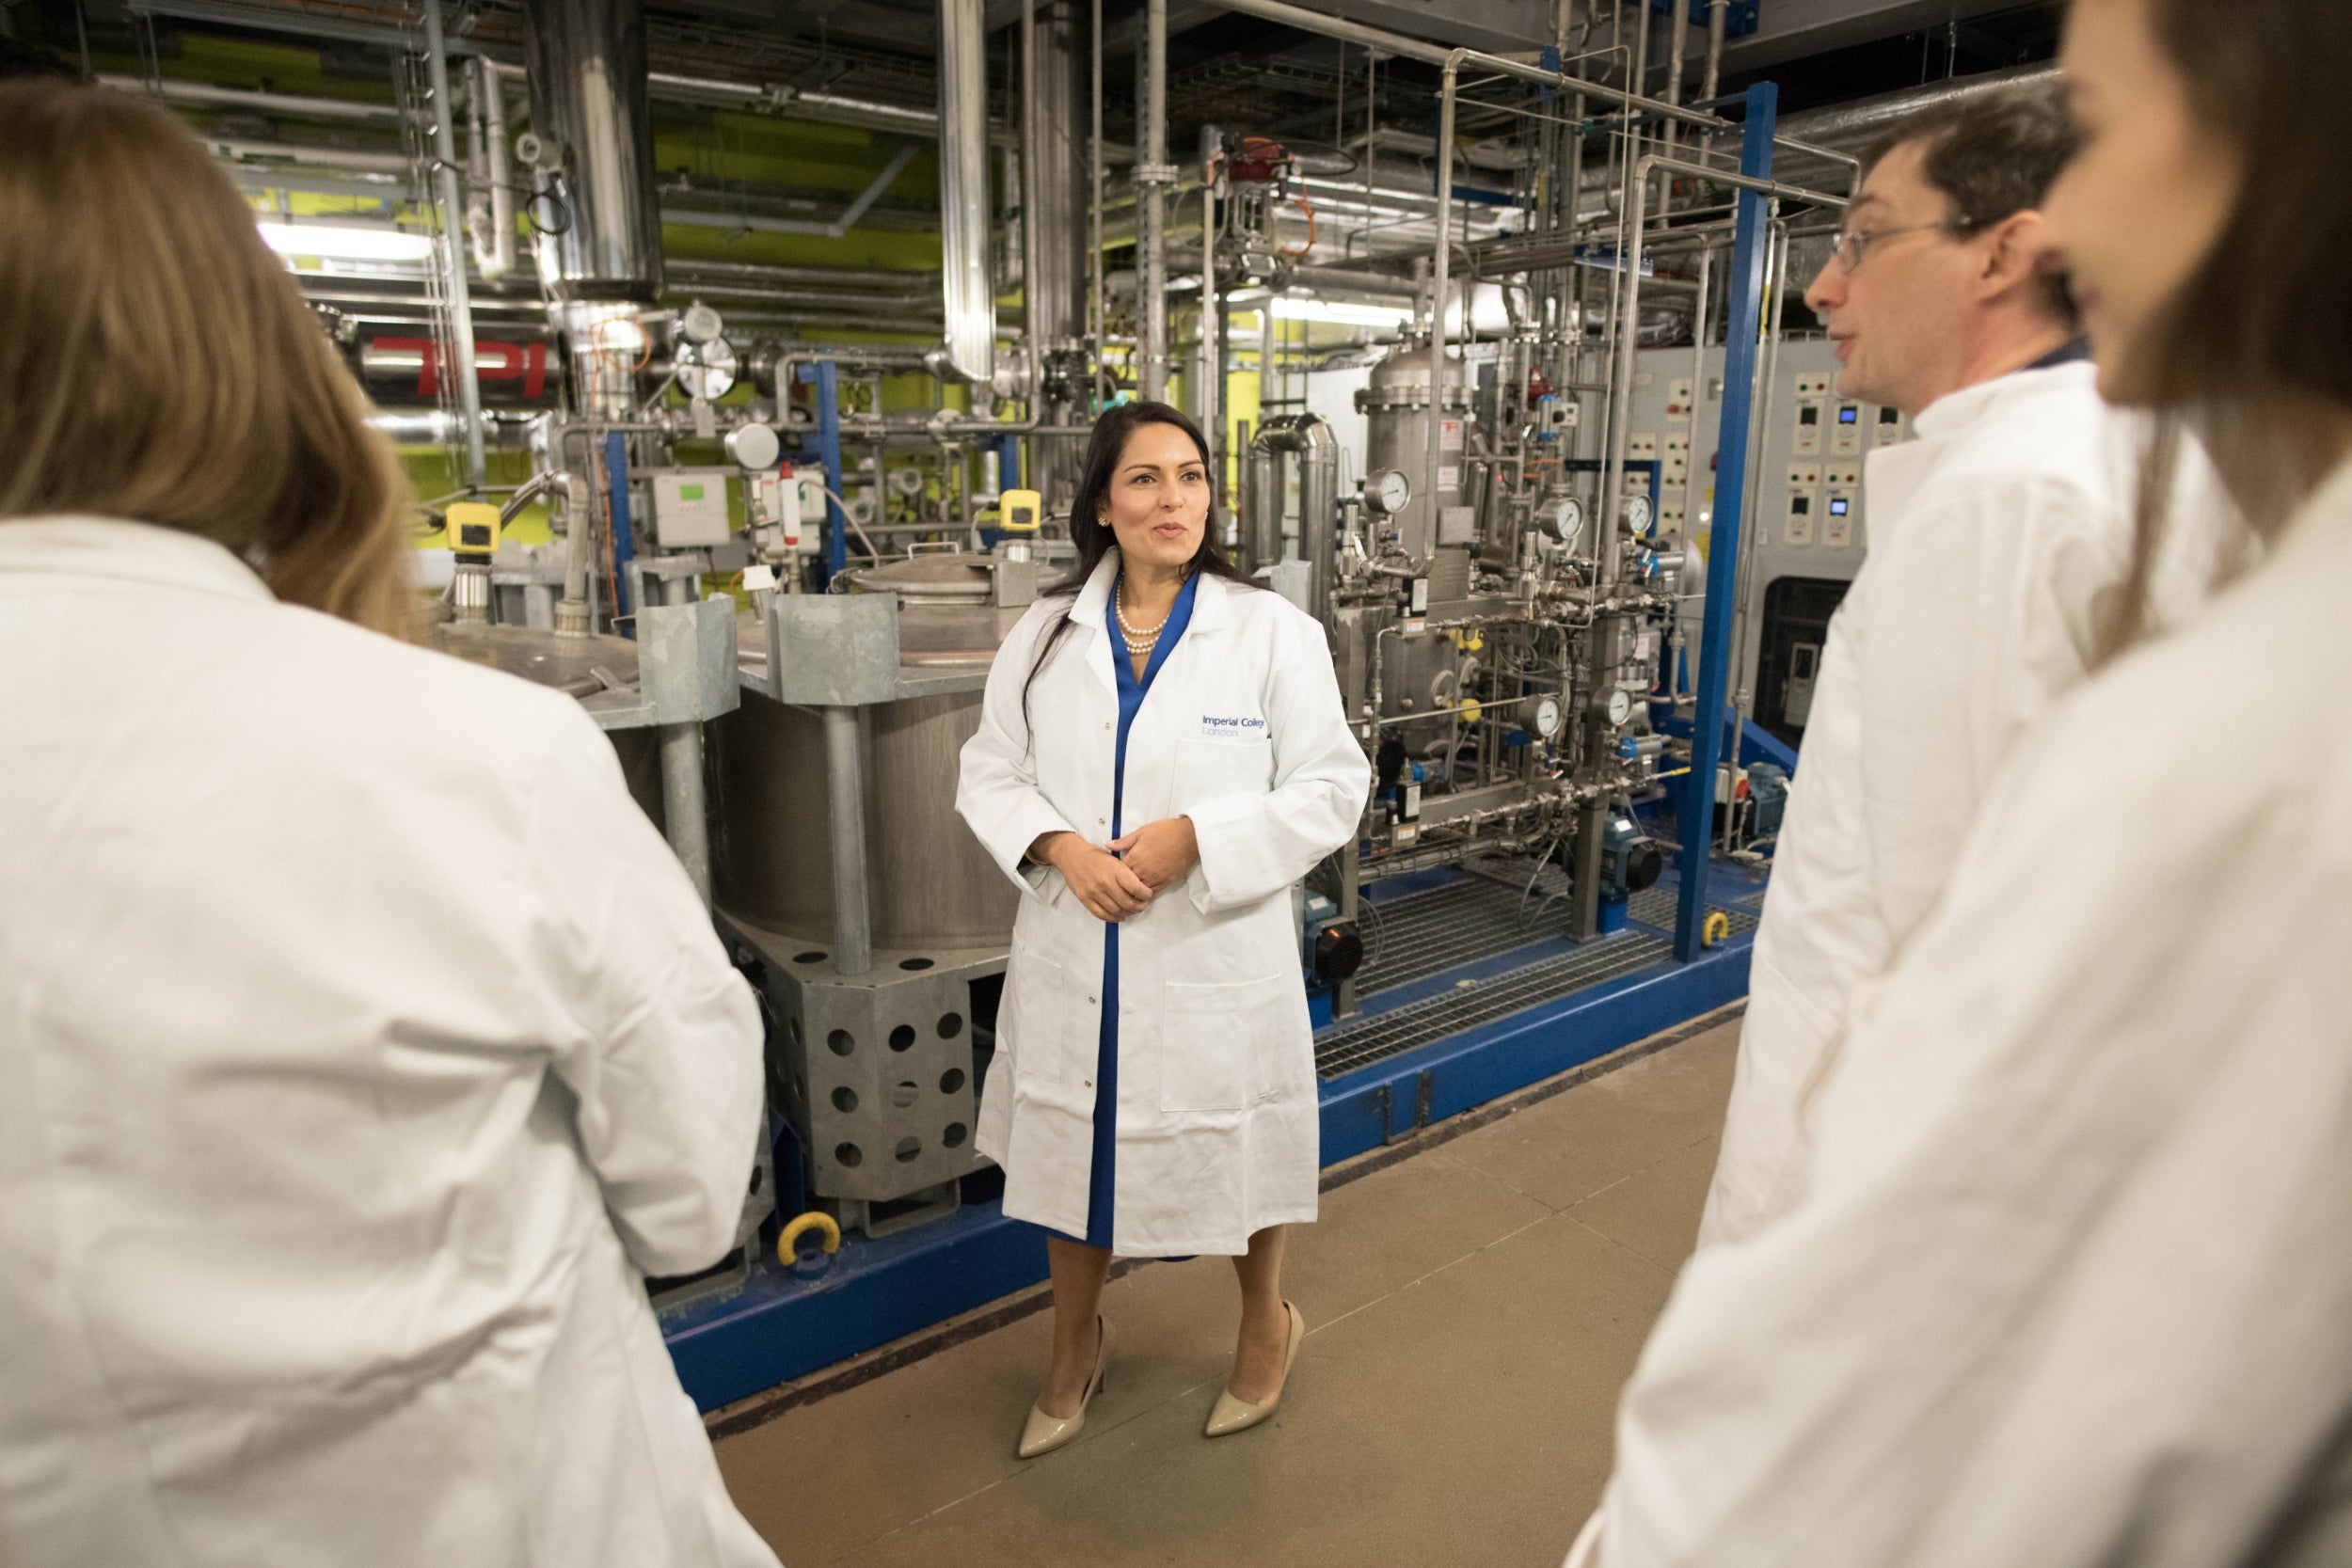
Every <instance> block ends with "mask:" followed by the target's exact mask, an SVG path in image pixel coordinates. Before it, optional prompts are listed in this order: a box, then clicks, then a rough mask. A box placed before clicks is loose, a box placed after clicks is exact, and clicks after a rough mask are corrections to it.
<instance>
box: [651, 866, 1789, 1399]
mask: <svg viewBox="0 0 2352 1568" xmlns="http://www.w3.org/2000/svg"><path fill="white" fill-rule="evenodd" d="M1623 907H1624V906H1622V905H1619V906H1618V909H1619V910H1620V911H1622V909H1623ZM1629 928H1630V929H1634V930H1645V929H1647V928H1648V927H1642V926H1639V925H1635V926H1633V927H1629ZM1596 940H1600V941H1606V940H1608V939H1607V938H1605V937H1604V938H1599V939H1596ZM1753 940H1754V938H1753V933H1750V932H1745V931H1742V932H1740V933H1739V934H1737V935H1734V936H1731V937H1728V938H1726V939H1724V941H1723V942H1719V943H1718V944H1716V945H1715V946H1714V947H1711V948H1708V950H1706V951H1705V952H1703V953H1701V954H1700V955H1699V956H1698V957H1697V958H1694V959H1693V960H1692V962H1690V963H1687V964H1683V963H1677V962H1675V961H1673V960H1672V959H1671V958H1669V959H1664V960H1661V961H1660V962H1658V963H1654V964H1651V965H1649V966H1647V967H1645V968H1643V969H1639V970H1635V971H1634V972H1632V973H1631V974H1625V975H1621V976H1619V977H1617V978H1615V979H1613V980H1608V981H1604V982H1601V983H1599V984H1597V985H1593V986H1590V987H1587V988H1585V989H1583V990H1575V991H1571V992H1569V993H1568V994H1566V995H1565V996H1561V997H1558V998H1555V999H1554V1000H1552V1001H1549V1002H1545V1003H1539V1004H1537V1005H1536V1006H1532V1007H1529V1008H1526V1009H1524V1010H1523V1011H1520V1012H1517V1013H1513V1014H1511V1015H1510V1016H1508V1017H1506V1018H1502V1019H1498V1020H1496V1021H1494V1022H1489V1023H1484V1024H1480V1025H1477V1026H1475V1027H1472V1028H1469V1029H1465V1030H1462V1031H1461V1032H1460V1033H1458V1034H1454V1035H1450V1036H1446V1037H1442V1038H1438V1039H1434V1040H1431V1041H1430V1042H1429V1043H1427V1044H1425V1045H1420V1046H1415V1047H1413V1048H1412V1049H1410V1050H1407V1051H1404V1052H1401V1053H1398V1054H1396V1055H1393V1056H1390V1057H1387V1058H1385V1059H1383V1060H1380V1061H1376V1062H1373V1063H1371V1064H1369V1065H1367V1066H1365V1067H1362V1068H1359V1069H1356V1070H1354V1071H1351V1072H1347V1073H1343V1074H1342V1075H1340V1076H1338V1077H1335V1078H1332V1079H1329V1080H1327V1081H1326V1082H1324V1084H1323V1085H1322V1094H1321V1102H1322V1134H1323V1150H1322V1153H1323V1163H1324V1164H1326V1165H1332V1164H1338V1163H1339V1162H1341V1161H1343V1160H1347V1159H1351V1158H1353V1157H1354V1156H1356V1155H1359V1154H1362V1153H1365V1152H1366V1151H1368V1150H1371V1149H1375V1148H1379V1147H1381V1146H1382V1145H1383V1144H1387V1143H1392V1142H1395V1141H1396V1140H1398V1139H1399V1138H1402V1137H1406V1136H1408V1135H1410V1134H1411V1133H1412V1132H1416V1131H1418V1130H1419V1129H1421V1128H1422V1127H1426V1126H1429V1125H1431V1124H1433V1123H1436V1122H1439V1121H1443V1120H1445V1119H1446V1118H1447V1117H1454V1116H1459V1115H1460V1114H1461V1113H1463V1112H1465V1111H1469V1110H1471V1109H1474V1108H1475V1107H1477V1106H1479V1105H1483V1104H1485V1103H1486V1101H1491V1100H1495V1099H1498V1098H1500V1097H1501V1096H1503V1095H1506V1094H1510V1093H1512V1092H1514V1091H1515V1090H1518V1089H1522V1088H1525V1087H1526V1086H1527V1085H1531V1084H1535V1083H1540V1082H1541V1081H1542V1080H1544V1079H1546V1078H1549V1077H1551V1076H1553V1075H1554V1074H1556V1073H1561V1072H1565V1071H1567V1070H1568V1069H1570V1068H1574V1067H1578V1066H1581V1064H1583V1063H1585V1062H1589V1061H1591V1060H1593V1059H1594V1058H1595V1057H1597V1056H1603V1055H1606V1054H1608V1053H1610V1052H1613V1051H1616V1050H1620V1049H1622V1048H1623V1047H1625V1046H1628V1045H1631V1044H1632V1043H1634V1042H1635V1041H1636V1040H1641V1039H1646V1038H1647V1037H1650V1036H1652V1035H1655V1034H1658V1033H1660V1032H1661V1031H1663V1030H1666V1029H1671V1028H1673V1027H1674V1026H1675V1025H1677V1024H1678V1023H1682V1022H1688V1021H1689V1020H1691V1019H1693V1018H1696V1017H1698V1016H1699V1015H1701V1014H1703V1013H1708V1012H1711V1011H1713V1010H1714V1009H1715V1008H1717V1007H1721V1006H1724V1005H1725V1004H1727V1003H1730V1002H1733V1001H1737V1000H1738V999H1739V998H1740V997H1741V996H1744V995H1746V994H1747V989H1748V957H1749V949H1750V946H1751V943H1752V942H1753ZM1044 1277H1045V1233H1044V1232H1043V1231H1042V1230H1040V1229H1039V1228H1038V1227H1035V1226H1033V1225H1030V1224H1027V1223H1026V1222H1025V1221H1021V1220H1010V1219H1007V1218H1006V1217H1005V1216H1004V1213H1003V1212H1002V1211H1001V1210H1000V1209H999V1208H998V1206H997V1205H996V1204H994V1203H987V1204H980V1205H976V1206H973V1207H969V1208H966V1209H964V1210H962V1211H961V1212H959V1213H957V1214H956V1215H955V1216H954V1217H952V1218H950V1219H946V1220H942V1221H940V1222H938V1223H936V1224H932V1225H927V1226H923V1227H920V1228H917V1229H914V1230H911V1231H907V1232H904V1233H902V1234H899V1235H896V1236H890V1237H886V1238H884V1239H883V1240H881V1241H862V1240H855V1241H848V1242H845V1243H843V1244H842V1247H841V1250H840V1252H839V1253H838V1254H836V1255H835V1256H834V1258H833V1259H831V1260H830V1264H829V1266H828V1267H827V1268H826V1270H825V1271H824V1272H823V1273H822V1274H820V1275H816V1276H814V1277H808V1278H803V1277H798V1276H796V1275H795V1274H794V1273H792V1272H790V1271H787V1269H785V1268H784V1267H783V1265H781V1264H780V1263H778V1262H777V1261H776V1259H775V1257H774V1255H773V1253H772V1252H770V1253H765V1254H763V1255H762V1256H761V1257H759V1258H758V1259H755V1262H754V1264H753V1268H752V1272H751V1277H750V1279H749V1281H748V1282H747V1283H746V1284H745V1286H744V1287H743V1289H742V1290H741V1291H739V1292H737V1293H736V1294H734V1295H731V1296H727V1297H724V1298H722V1299H719V1300H714V1301H703V1302H698V1303H694V1304H692V1305H691V1306H688V1307H681V1308H679V1309H677V1310H675V1311H674V1312H669V1313H665V1314H663V1316H662V1325H661V1326H662V1330H663V1333H664V1336H665V1338H667V1339H668V1341H669V1346H670V1354H671V1357H672V1359H673V1360H675V1362H676V1364H677V1370H678V1377H679V1379H680V1381H681V1382H683V1383H684V1385H685V1386H686V1391H687V1392H688V1393H689V1394H690V1395H691V1396H692V1397H693V1400H694V1402H695V1403H696V1404H697V1405H698V1406H700V1407H701V1408H702V1409H704V1410H706V1411H708V1410H714V1409H716V1408H718V1407H719V1406H721V1405H724V1404H730V1403H733V1402H735V1401H737V1400H740V1399H746V1398H749V1397H750V1396H752V1395H754V1394H757V1393H760V1392H762V1391H764V1390H766V1389H769V1388H772V1387H774V1386H777V1385H778V1384H782V1383H788V1382H790V1381H792V1380H793V1379H794V1378H799V1377H804V1376H806V1375H807V1374H808V1373H810V1372H813V1371H817V1370H819V1369H821V1368H825V1367H829V1366H832V1365H833V1364H834V1363H835V1362H837V1361H841V1360H844V1359H846V1358H848V1357H850V1356H852V1355H855V1354H859V1353H860V1352H863V1351H868V1350H872V1349H873V1348H875V1347H876V1346H878V1345H883V1344H887V1343H889V1342H890V1341H891V1340H893V1339H897V1338H903V1337H904V1336H906V1335H909V1334H914V1333H915V1332H917V1331H919V1330H921V1329H924V1328H928V1327H930V1326H931V1325H932V1324H934V1323H940V1322H943V1321H944V1320H946V1319H948V1318H951V1317H954V1316H956V1315H957V1314H959V1313H962V1312H969V1311H971V1310H973V1309H974V1308H976V1307H984V1306H986V1305H987V1304H988V1303H990V1302H992V1301H995V1300H998V1299H1000V1298H1001V1297H1004V1296H1008V1295H1010V1294H1012V1293H1013V1292H1014V1291H1021V1290H1024V1289H1025V1288H1027V1287H1029V1286H1031V1285H1035V1284H1037V1283H1038V1282H1039V1281H1041V1280H1042V1279H1044Z"/></svg>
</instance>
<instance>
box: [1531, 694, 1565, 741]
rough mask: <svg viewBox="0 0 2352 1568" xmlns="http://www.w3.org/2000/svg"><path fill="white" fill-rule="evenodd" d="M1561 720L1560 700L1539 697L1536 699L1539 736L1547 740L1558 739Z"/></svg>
mask: <svg viewBox="0 0 2352 1568" xmlns="http://www.w3.org/2000/svg"><path fill="white" fill-rule="evenodd" d="M1560 718H1561V714H1560V699H1559V698H1557V697H1538V698H1536V699H1535V733H1536V734H1537V735H1540V736H1543V737H1544V738H1545V739H1546V740H1556V739H1558V738H1559V736H1560Z"/></svg>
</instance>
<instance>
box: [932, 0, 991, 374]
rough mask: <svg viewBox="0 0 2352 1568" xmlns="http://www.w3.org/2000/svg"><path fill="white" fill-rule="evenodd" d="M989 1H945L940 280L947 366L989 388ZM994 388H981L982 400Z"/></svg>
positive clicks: (941, 5) (941, 22)
mask: <svg viewBox="0 0 2352 1568" xmlns="http://www.w3.org/2000/svg"><path fill="white" fill-rule="evenodd" d="M986 25H987V24H986V21H985V19H984V17H983V15H982V0H939V225H940V258H939V261H940V280H941V289H942V295H943V303H944V305H945V307H946V339H947V342H946V368H947V369H948V370H949V371H950V372H953V373H954V374H956V375H958V376H960V377H961V378H962V379H963V380H965V381H967V382H970V383H972V384H974V385H975V386H977V387H979V388H988V387H989V386H990V385H991V383H993V380H994V379H995V374H996V293H995V290H994V288H993V286H992V285H991V283H990V281H989V271H988V241H989V200H988V194H989V192H988V149H989V140H988V56H987V53H986V50H987V34H986V32H985V30H984V29H985V27H986ZM986 396H987V394H986V392H985V391H983V392H982V393H981V394H980V398H981V400H982V401H984V400H985V398H986Z"/></svg>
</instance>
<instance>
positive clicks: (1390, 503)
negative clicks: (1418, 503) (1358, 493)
mask: <svg viewBox="0 0 2352 1568" xmlns="http://www.w3.org/2000/svg"><path fill="white" fill-rule="evenodd" d="M1411 499H1413V482H1412V481H1411V480H1408V479H1406V477H1405V475H1404V472H1403V471H1402V470H1401V469H1397V468H1383V469H1381V470H1380V471H1379V472H1378V473H1376V474H1374V475H1373V476H1372V477H1371V478H1370V479H1368V480H1366V481H1365V482H1364V500H1365V501H1366V502H1367V503H1368V504H1369V505H1370V506H1371V507H1372V509H1373V510H1374V511H1375V512H1377V513H1379V514H1381V515H1383V516H1389V517H1393V516H1395V515H1397V514H1398V513H1400V512H1402V511H1404V510H1405V507H1406V503H1407V502H1409V501H1410V500H1411Z"/></svg>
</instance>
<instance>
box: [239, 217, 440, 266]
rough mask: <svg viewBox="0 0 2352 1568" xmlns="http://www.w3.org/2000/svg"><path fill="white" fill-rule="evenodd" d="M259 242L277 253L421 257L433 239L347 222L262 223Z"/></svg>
mask: <svg viewBox="0 0 2352 1568" xmlns="http://www.w3.org/2000/svg"><path fill="white" fill-rule="evenodd" d="M259 227H260V228H261V230H262V244H263V245H267V246H269V247H270V248H271V249H272V250H274V251H276V252H278V254H279V255H280V256H335V257H341V258H344V259H346V260H350V261H423V260H424V259H425V258H426V257H428V256H430V255H432V254H433V240H432V238H431V236H429V235H425V234H412V233H409V232H407V231H405V230H399V229H361V228H358V227H356V226H354V225H351V224H347V223H264V224H262V225H260V226H259Z"/></svg>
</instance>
